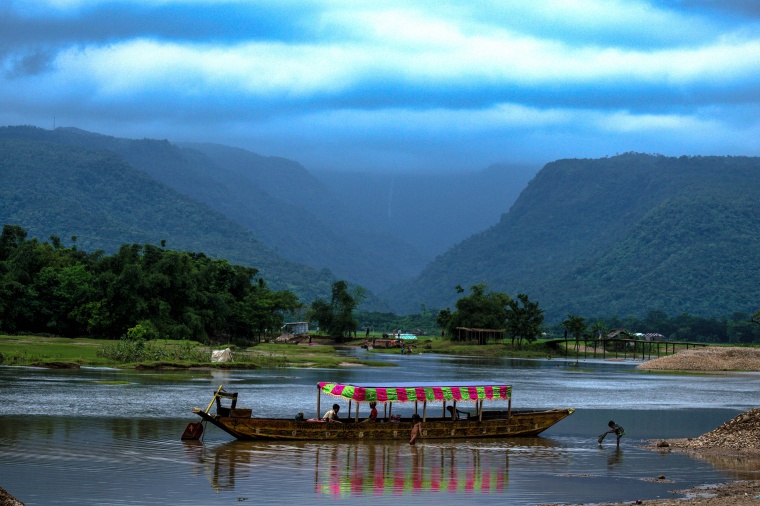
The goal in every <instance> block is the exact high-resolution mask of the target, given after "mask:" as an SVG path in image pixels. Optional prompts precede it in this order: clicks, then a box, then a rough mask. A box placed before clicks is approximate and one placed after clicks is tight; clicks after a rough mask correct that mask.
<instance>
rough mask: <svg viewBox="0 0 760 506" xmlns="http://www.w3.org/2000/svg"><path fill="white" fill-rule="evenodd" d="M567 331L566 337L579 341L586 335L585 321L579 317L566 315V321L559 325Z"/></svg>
mask: <svg viewBox="0 0 760 506" xmlns="http://www.w3.org/2000/svg"><path fill="white" fill-rule="evenodd" d="M560 325H562V326H563V327H565V330H566V331H567V334H568V336H570V337H571V338H573V339H575V340H576V341H579V340H580V339H582V338H583V336H584V334H585V333H586V327H587V325H586V320H585V319H584V318H582V317H580V316H575V315H571V314H569V315H567V319H566V320H563V321H562V323H560Z"/></svg>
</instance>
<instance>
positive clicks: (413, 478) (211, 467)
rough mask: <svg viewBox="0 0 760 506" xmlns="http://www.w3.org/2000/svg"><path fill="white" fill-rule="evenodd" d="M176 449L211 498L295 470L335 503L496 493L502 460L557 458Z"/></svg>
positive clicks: (194, 445) (365, 449) (247, 446)
mask: <svg viewBox="0 0 760 506" xmlns="http://www.w3.org/2000/svg"><path fill="white" fill-rule="evenodd" d="M184 450H185V454H186V456H187V458H188V459H189V460H190V461H191V462H193V463H198V464H201V467H202V468H203V470H204V471H203V472H204V474H205V475H206V478H207V479H208V481H209V483H210V485H211V488H212V489H213V490H214V491H215V492H217V493H219V492H221V491H233V490H234V489H235V485H236V483H239V482H242V483H245V482H246V481H248V480H249V479H250V478H251V476H252V473H253V472H254V470H256V469H258V468H266V469H268V470H272V469H277V468H282V469H287V468H293V467H297V468H299V469H304V470H305V469H308V468H313V481H314V493H315V494H316V495H320V496H336V497H356V496H368V497H369V496H386V495H389V496H397V495H408V494H415V493H426V494H430V493H433V494H437V493H440V494H458V495H462V494H465V495H466V494H490V493H496V492H498V493H502V492H505V491H506V489H507V485H508V483H509V464H510V459H517V460H518V461H522V463H527V462H528V461H531V460H534V459H543V458H545V457H546V456H547V455H548V454H552V457H553V459H554V460H555V461H556V462H555V463H556V464H557V465H560V466H561V465H562V461H563V460H565V459H564V458H563V456H562V455H563V453H564V451H563V449H562V448H561V446H560V445H558V444H557V443H555V442H553V441H551V440H547V439H542V438H523V439H521V440H520V441H514V442H512V441H510V442H506V443H505V442H504V441H503V440H499V441H479V442H477V443H473V444H468V443H464V444H462V443H460V444H459V445H453V444H435V443H434V442H431V443H429V444H425V445H419V446H408V445H404V444H394V443H391V444H362V445H346V444H316V443H292V444H282V445H273V444H272V443H256V442H245V441H232V442H229V443H226V444H221V445H217V446H213V447H209V446H204V445H203V444H202V443H198V442H192V441H187V442H185V444H184ZM542 456H543V457H542Z"/></svg>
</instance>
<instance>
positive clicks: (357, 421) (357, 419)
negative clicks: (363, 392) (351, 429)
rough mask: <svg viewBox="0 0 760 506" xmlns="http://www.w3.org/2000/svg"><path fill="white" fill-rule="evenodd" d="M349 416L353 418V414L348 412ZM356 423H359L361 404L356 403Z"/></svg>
mask: <svg viewBox="0 0 760 506" xmlns="http://www.w3.org/2000/svg"><path fill="white" fill-rule="evenodd" d="M348 416H351V412H350V411H349V412H348ZM354 421H355V422H356V423H359V403H358V402H357V403H356V418H355V419H354Z"/></svg>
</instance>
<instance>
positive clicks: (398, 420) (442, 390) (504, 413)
mask: <svg viewBox="0 0 760 506" xmlns="http://www.w3.org/2000/svg"><path fill="white" fill-rule="evenodd" d="M322 395H328V396H331V397H333V398H337V399H340V400H341V401H343V402H344V403H346V402H347V403H348V410H347V412H348V414H349V417H347V418H343V419H340V420H339V421H338V422H327V421H324V420H323V419H322V418H320V413H321V401H322ZM237 401H238V393H237V392H227V391H225V390H224V389H223V386H220V387H219V389H218V390H217V391H216V392H215V393H214V397H213V398H212V399H211V402H210V403H209V405H208V407H207V408H206V409H205V410H203V409H202V408H194V409H193V413H195V414H197V415H198V416H200V417H201V419H202V422H197V423H191V424H189V425H188V427H187V429H186V430H185V434H183V436H182V438H183V439H199V438H200V437H201V435H202V433H203V427H201V424H202V423H203V422H207V423H210V424H212V425H214V426H216V427H218V428H219V429H221V430H223V431H224V432H226V433H228V434H230V435H231V436H233V437H235V438H237V439H243V440H301V441H375V440H404V439H409V437H410V433H411V430H412V427H413V424H414V422H413V420H412V418H411V417H401V416H400V415H398V414H397V415H394V414H393V406H394V404H395V403H413V404H414V413H415V414H418V412H419V411H421V415H419V416H421V423H422V426H421V428H422V435H421V437H422V438H423V439H465V438H499V437H519V436H536V435H538V434H540V433H541V432H543V431H545V430H546V429H548V428H549V427H551V426H552V425H554V424H556V423H557V422H559V421H560V420H562V419H563V418H565V417H567V416H569V415H571V414H572V413H573V411H574V410H573V408H561V409H545V410H513V409H512V387H511V385H501V384H492V383H446V384H441V383H414V384H412V383H394V384H385V383H376V384H375V383H373V384H365V383H354V384H344V383H331V382H324V381H323V382H320V383H318V384H317V406H316V408H317V409H316V413H317V416H316V417H315V418H311V419H306V418H305V417H304V416H303V413H298V414H297V415H295V416H294V418H292V419H287V418H256V417H254V416H253V415H252V409H250V408H239V407H237ZM485 401H488V402H491V401H503V402H506V403H507V409H506V410H484V409H483V403H484V402H485ZM228 402H229V404H227V403H228ZM369 402H374V403H376V404H382V405H383V406H384V407H383V413H382V416H378V420H377V421H376V422H367V421H366V420H365V419H364V418H362V417H360V416H359V411H360V406H362V405H365V404H367V403H369ZM438 403H440V404H441V408H442V409H440V410H439V409H438V407H437V406H430V405H431V404H433V405H435V404H438ZM467 403H471V404H472V408H474V411H473V410H471V411H467V412H466V411H463V410H460V409H459V408H460V407H461V406H462V404H467ZM214 404H216V413H214V414H212V413H211V407H212V406H213V405H214ZM447 404H448V406H447ZM352 407H354V410H353V415H352Z"/></svg>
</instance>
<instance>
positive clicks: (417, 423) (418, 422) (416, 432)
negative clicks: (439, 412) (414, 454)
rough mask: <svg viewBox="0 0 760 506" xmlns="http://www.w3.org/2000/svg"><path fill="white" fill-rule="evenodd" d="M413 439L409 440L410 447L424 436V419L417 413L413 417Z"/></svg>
mask: <svg viewBox="0 0 760 506" xmlns="http://www.w3.org/2000/svg"><path fill="white" fill-rule="evenodd" d="M412 423H413V424H414V425H412V437H411V439H409V444H410V445H412V446H413V445H415V444H417V438H418V437H420V436H421V435H422V418H420V415H418V414H417V413H415V414H413V415H412Z"/></svg>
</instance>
